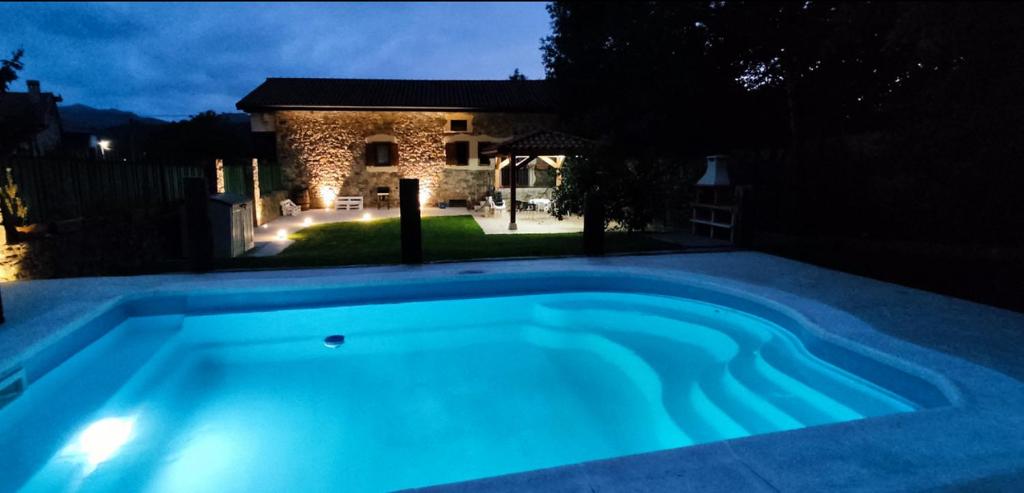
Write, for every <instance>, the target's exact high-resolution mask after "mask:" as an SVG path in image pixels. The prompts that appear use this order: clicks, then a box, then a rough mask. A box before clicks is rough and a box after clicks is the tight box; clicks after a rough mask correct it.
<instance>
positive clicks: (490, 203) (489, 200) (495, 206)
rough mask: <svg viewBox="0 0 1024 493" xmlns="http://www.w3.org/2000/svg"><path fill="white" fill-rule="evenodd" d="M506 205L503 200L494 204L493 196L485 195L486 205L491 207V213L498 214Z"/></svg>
mask: <svg viewBox="0 0 1024 493" xmlns="http://www.w3.org/2000/svg"><path fill="white" fill-rule="evenodd" d="M506 205H508V204H507V203H505V202H502V203H501V205H498V204H495V203H494V198H493V197H491V196H490V195H488V196H487V206H488V207H490V208H491V213H492V214H493V213H497V214H499V215H500V214H501V213H502V211H504V210H505V206H506Z"/></svg>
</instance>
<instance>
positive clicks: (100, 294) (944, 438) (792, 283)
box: [0, 252, 1024, 491]
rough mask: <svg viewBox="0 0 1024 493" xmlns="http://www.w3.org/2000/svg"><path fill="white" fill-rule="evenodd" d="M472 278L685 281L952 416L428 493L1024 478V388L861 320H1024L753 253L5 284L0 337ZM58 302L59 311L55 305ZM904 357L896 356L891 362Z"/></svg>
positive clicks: (16, 343) (44, 342)
mask: <svg viewBox="0 0 1024 493" xmlns="http://www.w3.org/2000/svg"><path fill="white" fill-rule="evenodd" d="M723 266H725V267H723ZM742 267H746V268H747V269H762V270H765V271H778V272H781V273H783V274H785V275H786V276H787V277H786V278H785V279H783V278H779V279H776V280H771V279H769V280H767V281H766V280H765V279H763V278H758V276H757V275H752V274H751V273H756V272H757V271H753V270H751V271H749V272H747V273H744V271H743V269H742ZM737 268H740V269H737ZM467 269H470V270H474V271H479V270H482V271H484V272H485V273H488V274H517V273H522V272H524V271H530V272H533V273H544V272H549V273H555V272H566V271H574V270H584V271H592V270H601V271H605V272H616V273H627V274H628V273H633V274H638V275H645V276H654V277H660V278H666V277H668V278H673V276H685V277H686V278H687V279H686V281H687V282H689V283H707V284H709V285H710V287H712V288H713V289H718V290H737V291H738V292H739V293H740V294H744V295H750V294H753V295H754V296H755V297H756V298H757V299H758V300H759V301H764V300H768V301H769V302H771V303H773V304H776V305H778V307H781V308H783V309H786V310H789V311H792V312H794V313H795V314H797V315H798V316H799V317H802V318H803V319H805V320H806V321H807V322H808V326H809V327H812V328H813V327H817V328H818V329H819V330H820V334H816V335H817V336H819V337H822V338H823V339H826V340H827V339H829V338H834V339H835V340H839V341H843V340H845V341H852V342H854V343H856V344H859V345H860V346H862V347H864V348H865V349H866V350H869V351H871V352H872V356H873V357H878V356H880V357H882V358H883V359H884V358H889V359H891V360H892V361H895V362H897V363H900V362H902V361H907V362H909V363H911V365H913V366H917V367H920V368H924V369H926V370H927V371H931V372H935V373H936V374H938V375H941V377H942V378H941V379H939V381H941V380H942V379H945V380H947V381H948V382H949V384H948V386H947V387H946V388H944V389H943V390H944V393H946V394H947V395H949V396H951V400H952V404H951V405H949V406H940V407H936V408H931V409H926V410H923V411H918V412H915V413H909V414H898V415H890V416H883V417H877V418H869V419H865V420H858V421H853V422H846V423H837V424H832V425H824V426H816V427H811V428H803V429H799V430H792V431H787V432H779V433H771V434H764V435H755V436H751V437H745V438H740V439H735V440H729V441H724V442H715V443H710V444H705V445H698V446H692V447H685V448H679V449H671V450H666V451H660V452H652V453H647V454H641V455H636V456H628V457H619V458H614V459H608V460H602V461H594V462H587V463H582V464H575V465H569V466H561V467H555V468H551V469H543V470H538V471H529V472H524V473H517V474H512V475H507V476H499V477H495V478H487V479H481V480H474V481H468V482H463V483H455V484H450V485H440V486H433V487H428V488H424V489H427V490H436V491H446V490H453V491H460V490H474V491H479V490H484V491H511V490H523V489H544V490H560V491H594V490H600V489H612V490H619V491H621V490H623V489H626V490H630V489H635V490H644V491H651V490H661V489H671V490H674V491H689V490H700V491H736V490H744V491H746V490H753V491H758V490H764V491H777V490H783V491H803V490H834V489H842V490H864V489H867V490H877V489H886V490H891V489H896V490H922V489H936V488H938V489H942V488H957V487H964V486H965V485H967V486H977V485H983V486H986V487H989V486H993V487H995V488H999V487H1001V486H1004V485H1005V486H1007V487H1008V486H1010V485H1012V484H1014V481H1019V480H1021V479H1022V478H1024V472H1022V471H1024V411H1022V410H1024V384H1022V383H1021V382H1019V381H1017V380H1015V379H1013V378H1011V377H1008V376H1006V375H1004V374H1002V373H999V372H997V371H995V370H991V369H989V368H986V367H984V366H981V365H977V364H974V363H971V362H969V361H965V360H963V359H960V358H957V357H955V356H951V355H948V354H944V353H941V352H938V351H935V350H932V349H928V348H924V347H921V346H917V345H914V344H912V343H910V342H907V341H904V340H901V339H898V338H896V337H894V336H892V335H889V334H887V333H886V332H885V331H882V330H879V328H878V327H876V326H873V325H871V324H868V323H867V322H865V321H864V320H862V319H861V318H858V315H869V314H870V315H871V317H872V318H875V319H877V318H878V313H877V309H878V308H880V307H881V308H888V309H895V308H900V309H904V310H908V309H909V310H911V311H913V310H914V308H915V305H919V306H934V305H935V304H936V303H937V302H938V303H941V304H942V305H946V306H948V307H949V308H948V310H949V311H950V312H953V313H954V314H958V315H960V316H959V317H958V318H957V320H958V321H959V323H971V321H972V320H980V319H981V318H982V317H989V318H991V317H994V316H998V317H999V319H1000V320H1006V321H1007V323H1009V324H1010V325H1011V326H1012V327H1011V328H1016V329H1020V330H1022V331H1024V316H1022V315H1020V314H1014V313H1013V312H1005V311H1000V310H998V309H995V308H991V307H985V306H982V305H977V304H973V303H969V302H965V301H961V300H955V299H951V298H945V297H941V296H938V295H934V294H931V293H925V292H920V291H914V290H907V289H906V288H899V287H896V286H894V285H891V284H886V283H881V282H877V281H871V280H866V279H863V278H857V277H856V276H849V275H846V274H841V273H837V272H832V271H827V270H825V269H820V268H817V267H812V266H808V265H806V264H800V263H797V262H792V261H788V260H784V259H780V258H778V257H772V256H769V255H763V254H757V253H752V252H732V253H711V254H686V255H664V256H624V257H614V258H604V259H585V258H577V259H554V260H538V261H511V262H500V261H497V262H473V263H448V264H439V265H428V266H417V267H406V266H391V267H370V268H345V269H311V270H309V269H307V270H295V271H258V272H232V273H218V274H206V275H192V274H173V275H163V276H139V277H130V278H91V279H62V280H49V281H29V282H21V283H9V284H4V285H3V288H2V289H3V292H4V295H5V296H4V297H5V305H7V307H8V320H9V321H8V324H7V325H5V326H3V327H4V328H2V329H0V369H2V368H7V367H8V366H10V363H11V362H13V361H14V360H16V359H17V360H20V359H24V358H25V355H26V354H27V353H31V352H33V351H39V350H40V349H41V348H44V347H46V346H48V345H49V344H52V343H53V342H54V341H55V340H59V339H61V338H62V337H65V336H67V335H69V334H71V333H73V332H74V331H75V327H76V326H75V323H79V324H80V323H81V322H82V321H83V320H84V319H87V318H88V317H90V316H96V315H97V314H99V313H101V312H104V311H106V310H108V309H109V308H110V307H112V306H114V305H116V304H117V303H119V302H120V301H122V300H124V299H126V298H127V297H134V296H140V295H142V296H148V295H151V294H153V293H164V294H166V293H169V292H176V291H188V290H194V289H204V290H211V289H212V290H216V291H233V290H237V289H243V288H248V289H252V288H253V287H257V288H259V287H261V286H262V287H264V288H265V289H280V288H282V287H285V288H297V289H302V288H313V287H317V286H323V285H324V284H329V283H336V284H338V283H366V284H381V283H388V282H394V281H396V280H403V279H404V280H430V279H435V280H436V279H441V278H444V277H446V276H450V275H453V274H459V273H460V271H465V270H467ZM731 271H736V272H731ZM723 272H724V273H725V274H724V275H723ZM812 277H813V278H817V279H821V280H823V283H824V284H825V285H827V286H826V287H827V288H828V289H832V290H836V291H839V292H840V294H841V293H842V291H844V290H850V289H852V291H851V293H850V294H849V297H850V299H852V300H854V301H856V300H857V299H858V293H857V291H858V290H860V291H863V292H862V293H861V294H860V296H859V298H861V299H864V300H868V299H869V298H872V296H874V297H875V298H878V297H879V296H881V298H882V299H883V302H881V303H876V305H881V306H873V307H872V309H873V310H874V311H870V313H869V310H867V309H864V310H860V309H853V310H850V309H849V308H848V307H846V309H839V308H836V307H833V306H830V305H828V304H826V303H823V302H821V301H818V300H816V299H815V298H830V297H829V296H821V295H823V294H825V293H823V292H822V291H821V289H822V285H821V283H818V284H815V283H810V282H807V279H810V278H812ZM783 280H784V281H785V282H782V281H783ZM801 280H803V281H804V283H803V285H801V282H800V281H801ZM897 288H898V289H897ZM816 290H817V291H816ZM896 292H898V293H899V294H900V296H898V297H893V299H892V302H893V303H894V304H897V305H898V306H893V307H886V306H884V305H885V302H884V299H885V297H886V295H891V294H893V293H896ZM831 295H835V293H831ZM867 295H871V296H867ZM55 297H56V298H58V299H57V300H56V303H53V300H52V298H55ZM832 297H833V298H834V296H832ZM936 298H938V300H936ZM48 301H49V302H48ZM51 307H52V309H48V308H51ZM858 312H862V313H858ZM916 315H917V319H918V320H917V322H916V323H920V324H922V326H924V325H928V324H932V325H935V326H936V327H938V326H939V325H940V324H941V325H943V326H948V325H949V324H950V321H949V320H945V319H942V318H941V317H939V316H937V315H934V314H930V313H928V312H923V311H921V312H919V313H916ZM930 315H931V316H930ZM972 317H973V318H972ZM965 321H966V322H965ZM877 325H884V324H877ZM962 336H964V337H966V336H969V334H966V335H962ZM896 354H898V355H899V356H898V357H897V356H893V355H896ZM939 431H941V433H940V432H939ZM897 466H898V467H897ZM979 481H980V483H979Z"/></svg>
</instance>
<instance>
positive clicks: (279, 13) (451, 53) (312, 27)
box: [0, 3, 550, 119]
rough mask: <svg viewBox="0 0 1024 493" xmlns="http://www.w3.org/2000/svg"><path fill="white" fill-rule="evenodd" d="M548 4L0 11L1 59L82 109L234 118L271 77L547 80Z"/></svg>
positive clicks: (19, 84)
mask: <svg viewBox="0 0 1024 493" xmlns="http://www.w3.org/2000/svg"><path fill="white" fill-rule="evenodd" d="M549 31H550V24H549V18H548V15H547V12H546V11H545V9H544V4H543V3H491V4H466V3H460V4H455V3H419V4H396V3H374V4H322V3H318V4H143V5H139V4H125V3H118V4H7V3H3V4H0V53H2V57H3V58H6V57H7V56H8V55H9V54H10V52H12V51H14V50H15V49H17V48H19V47H23V48H24V49H25V58H24V62H25V70H23V71H22V72H21V74H20V78H19V80H18V81H16V82H15V83H14V84H13V86H12V88H11V89H12V90H15V91H24V90H25V80H26V79H39V80H40V81H41V82H42V87H43V90H44V91H53V92H56V93H58V94H60V95H62V96H63V97H64V104H65V105H66V104H74V103H82V104H87V105H89V106H94V107H98V108H118V109H123V110H128V111H134V112H136V113H139V114H142V115H148V116H158V117H161V118H165V119H181V118H184V117H187V116H188V115H191V114H195V113H197V112H200V111H204V110H208V109H212V110H215V111H219V112H233V111H236V110H235V108H234V103H235V102H236V101H237V100H239V99H240V98H241V97H242V96H244V95H245V94H246V93H247V92H248V91H250V90H251V89H253V88H255V87H256V86H257V85H258V84H259V83H260V82H262V81H263V79H265V78H266V77H358V78H424V79H503V78H505V77H507V76H508V74H510V73H511V72H512V70H513V69H515V68H517V67H518V68H519V70H520V71H521V72H523V73H524V74H526V75H527V76H528V77H530V78H543V76H544V68H543V64H542V63H541V53H540V40H541V38H542V37H544V36H546V35H547V34H548V33H549Z"/></svg>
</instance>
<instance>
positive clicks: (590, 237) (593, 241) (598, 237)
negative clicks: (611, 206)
mask: <svg viewBox="0 0 1024 493" xmlns="http://www.w3.org/2000/svg"><path fill="white" fill-rule="evenodd" d="M585 200H586V202H585V203H584V209H583V253H584V254H585V255H589V256H598V255H604V201H603V200H601V194H600V193H599V192H596V191H590V192H587V196H586V199H585Z"/></svg>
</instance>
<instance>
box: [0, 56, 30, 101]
mask: <svg viewBox="0 0 1024 493" xmlns="http://www.w3.org/2000/svg"><path fill="white" fill-rule="evenodd" d="M23 56H25V50H24V49H22V48H18V49H17V50H14V52H13V53H11V57H10V58H6V59H3V60H0V93H4V92H7V87H8V86H9V85H10V84H11V82H14V81H16V80H18V72H19V71H21V69H23V68H25V64H24V63H23V62H22V61H21V58H22V57H23Z"/></svg>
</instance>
